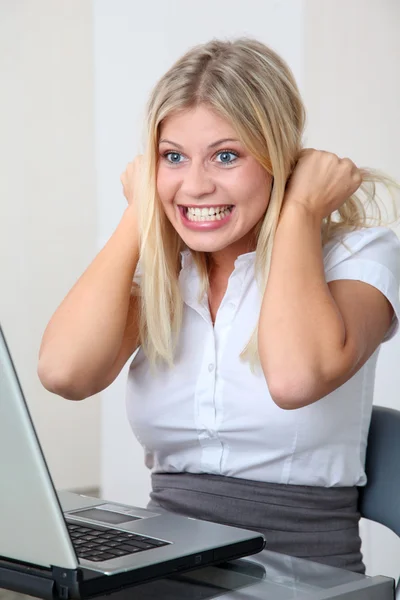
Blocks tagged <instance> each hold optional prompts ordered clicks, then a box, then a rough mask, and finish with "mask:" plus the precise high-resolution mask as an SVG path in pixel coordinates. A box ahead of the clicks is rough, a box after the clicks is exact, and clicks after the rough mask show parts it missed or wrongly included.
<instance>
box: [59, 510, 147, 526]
mask: <svg viewBox="0 0 400 600" xmlns="http://www.w3.org/2000/svg"><path fill="white" fill-rule="evenodd" d="M69 515H70V516H71V517H81V518H82V519H89V520H92V521H99V522H100V523H108V524H109V525H120V524H121V523H129V521H137V520H139V519H140V518H141V517H136V516H133V515H127V514H122V513H118V512H112V511H111V510H102V509H101V508H85V510H79V511H74V512H73V513H69Z"/></svg>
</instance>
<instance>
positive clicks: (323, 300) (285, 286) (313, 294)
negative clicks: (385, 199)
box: [258, 150, 393, 409]
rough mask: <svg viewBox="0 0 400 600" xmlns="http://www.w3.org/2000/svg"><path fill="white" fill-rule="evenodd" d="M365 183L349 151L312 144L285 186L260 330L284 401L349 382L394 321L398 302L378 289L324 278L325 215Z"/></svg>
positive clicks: (309, 399)
mask: <svg viewBox="0 0 400 600" xmlns="http://www.w3.org/2000/svg"><path fill="white" fill-rule="evenodd" d="M360 183H361V175H360V172H359V171H358V169H357V168H356V166H355V165H354V164H353V163H352V162H351V161H350V160H349V159H339V158H338V157H337V156H335V155H333V154H330V153H325V152H317V151H314V150H307V151H304V152H303V154H302V157H301V158H300V160H299V162H298V165H297V166H296V168H295V170H294V173H293V175H292V177H291V180H290V182H289V186H288V188H287V190H286V194H285V200H284V205H283V209H282V212H281V217H280V221H279V223H278V227H277V231H276V235H275V240H274V248H273V252H272V260H271V269H270V274H269V278H268V283H267V287H266V291H265V294H264V298H263V302H262V307H261V315H260V322H259V333H258V347H259V354H260V362H261V366H262V368H263V372H264V375H265V378H266V381H267V383H268V387H269V390H270V393H271V396H272V398H273V399H274V401H275V402H276V404H278V406H280V407H281V408H287V409H290V408H298V407H301V406H306V405H307V404H311V403H313V402H316V401H317V400H319V399H320V398H322V397H323V396H325V395H327V394H328V393H330V392H332V391H333V390H335V389H336V388H338V387H339V386H340V385H342V384H343V383H345V382H346V381H347V380H348V379H350V377H352V376H353V375H354V374H355V373H356V372H357V371H358V370H359V369H360V368H361V367H362V365H363V364H364V363H365V361H366V360H367V359H368V358H369V357H370V356H371V355H372V353H373V352H374V351H375V349H376V348H377V347H378V346H379V344H380V343H381V342H382V340H383V338H384V336H385V333H386V332H387V330H388V328H389V326H390V322H391V319H392V315H393V309H392V307H391V305H390V304H389V302H388V300H387V299H386V298H385V296H384V295H383V294H382V293H381V292H380V291H379V290H377V289H376V288H374V287H372V286H370V285H368V284H366V283H363V282H360V281H334V282H332V283H330V284H329V285H328V284H327V282H326V280H325V273H324V265H323V251H322V240H321V225H322V219H323V218H324V217H326V216H327V215H329V214H331V213H332V212H334V211H335V210H336V209H337V208H338V207H339V206H340V205H341V204H342V203H343V202H344V201H345V200H346V199H347V198H349V197H350V195H351V194H352V193H354V191H355V190H356V189H357V188H358V187H359V185H360Z"/></svg>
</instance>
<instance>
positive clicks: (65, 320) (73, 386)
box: [38, 205, 139, 400]
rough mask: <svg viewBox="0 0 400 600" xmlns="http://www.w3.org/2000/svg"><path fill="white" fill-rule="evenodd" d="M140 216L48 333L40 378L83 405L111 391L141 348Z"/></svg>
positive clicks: (106, 251)
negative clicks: (136, 292) (135, 291)
mask: <svg viewBox="0 0 400 600" xmlns="http://www.w3.org/2000/svg"><path fill="white" fill-rule="evenodd" d="M138 255H139V251H138V234H137V226H136V214H135V212H134V210H133V208H132V206H131V205H130V206H129V207H128V208H127V209H126V211H125V212H124V214H123V216H122V219H121V221H120V223H119V225H118V227H117V228H116V230H115V232H114V233H113V235H112V236H111V238H110V239H109V241H108V242H107V244H106V245H105V246H104V248H103V249H102V250H101V251H100V252H99V254H98V255H97V256H96V257H95V259H94V260H93V262H92V263H91V264H90V265H89V267H88V268H87V269H86V271H85V272H84V273H83V275H82V276H81V277H80V278H79V280H78V281H77V282H76V284H75V285H74V287H73V288H72V289H71V290H70V292H69V293H68V295H67V296H66V298H65V299H64V300H63V302H62V303H61V305H60V306H59V307H58V309H57V310H56V312H55V313H54V315H53V316H52V318H51V320H50V322H49V324H48V325H47V328H46V330H45V332H44V335H43V339H42V344H41V348H40V352H39V365H38V374H39V378H40V380H41V382H42V384H43V385H44V387H45V388H47V389H48V390H49V391H51V392H53V393H55V394H58V395H60V396H63V397H65V398H68V399H71V400H81V399H83V398H86V397H88V396H91V395H93V394H95V393H97V392H99V391H101V390H102V389H104V388H105V387H107V386H108V385H109V384H110V383H111V382H112V381H113V380H114V379H115V377H116V376H117V375H118V373H119V372H120V370H121V369H122V367H123V365H124V364H125V362H126V361H127V360H128V358H129V356H130V355H131V354H132V353H133V352H134V350H135V349H136V348H137V346H138V306H137V304H138V299H137V298H136V297H134V296H131V287H132V279H133V275H134V272H135V269H136V266H137V262H138Z"/></svg>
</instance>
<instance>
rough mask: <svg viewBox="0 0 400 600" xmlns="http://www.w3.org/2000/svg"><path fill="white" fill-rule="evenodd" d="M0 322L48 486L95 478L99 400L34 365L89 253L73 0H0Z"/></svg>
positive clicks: (87, 135) (89, 140) (83, 29)
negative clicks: (73, 392)
mask: <svg viewBox="0 0 400 600" xmlns="http://www.w3.org/2000/svg"><path fill="white" fill-rule="evenodd" d="M0 81H1V93H0V131H1V136H0V165H1V166H0V273H1V279H0V322H1V324H2V326H3V328H4V330H5V333H6V336H7V339H8V342H9V345H10V348H11V352H12V354H13V357H14V361H15V363H16V367H17V370H18V373H19V375H20V378H21V381H22V386H23V388H24V390H25V393H26V395H27V398H28V403H29V406H30V409H31V411H32V413H33V417H34V421H35V423H36V425H37V429H38V432H39V435H40V438H41V441H42V444H43V447H44V451H45V454H46V457H47V459H48V461H49V464H50V469H51V472H52V474H53V477H54V479H55V482H56V485H57V486H58V487H61V488H82V487H93V486H98V485H99V473H100V465H99V452H98V449H99V446H100V439H99V434H100V404H99V399H98V398H97V399H96V398H93V399H91V400H89V401H87V402H84V403H72V402H70V403H69V402H67V401H65V400H62V399H60V398H57V397H55V396H53V395H52V394H49V393H48V392H46V391H45V390H44V388H43V387H42V386H41V384H40V382H39V380H38V377H37V374H36V369H37V355H38V349H39V344H40V339H41V335H42V333H43V330H44V328H45V326H46V323H47V322H48V320H49V318H50V316H51V314H52V313H53V311H54V310H55V309H56V307H57V305H58V304H59V303H60V302H61V300H62V298H63V297H64V296H65V294H66V293H67V291H68V290H69V288H70V287H71V286H72V285H73V283H74V282H75V280H76V279H77V277H78V276H79V275H80V274H81V272H82V271H83V270H84V268H85V267H86V266H87V264H88V263H89V262H90V260H91V258H92V257H93V256H94V254H95V253H96V204H95V176H94V127H93V110H92V102H93V61H92V15H91V4H90V2H88V1H86V2H82V1H81V0H68V2H67V1H66V0H64V1H62V2H54V1H53V0H35V2H32V1H30V0H2V1H1V2H0Z"/></svg>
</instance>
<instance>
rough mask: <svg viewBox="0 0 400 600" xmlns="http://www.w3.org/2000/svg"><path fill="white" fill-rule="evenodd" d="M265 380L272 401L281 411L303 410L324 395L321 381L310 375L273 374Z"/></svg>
mask: <svg viewBox="0 0 400 600" xmlns="http://www.w3.org/2000/svg"><path fill="white" fill-rule="evenodd" d="M266 380H267V385H268V389H269V393H270V395H271V398H272V400H273V401H274V402H275V404H276V405H277V406H279V408H281V409H282V410H295V409H297V408H303V407H304V406H308V405H309V404H313V403H314V402H316V401H317V400H320V399H321V398H323V397H324V396H325V395H326V392H325V390H324V386H323V385H321V381H320V380H319V381H318V380H317V378H315V377H314V376H313V375H312V374H310V375H308V376H307V375H302V376H292V377H288V376H287V375H283V374H281V375H279V374H275V375H274V376H269V377H266Z"/></svg>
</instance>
